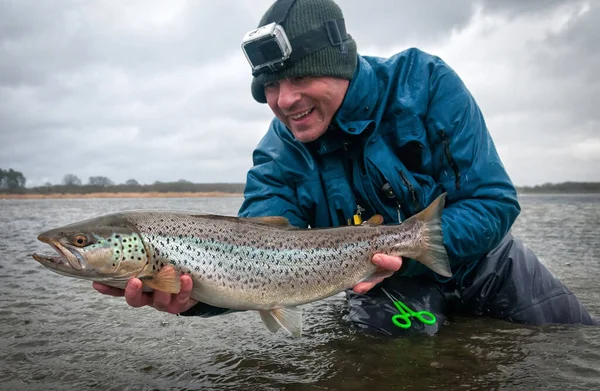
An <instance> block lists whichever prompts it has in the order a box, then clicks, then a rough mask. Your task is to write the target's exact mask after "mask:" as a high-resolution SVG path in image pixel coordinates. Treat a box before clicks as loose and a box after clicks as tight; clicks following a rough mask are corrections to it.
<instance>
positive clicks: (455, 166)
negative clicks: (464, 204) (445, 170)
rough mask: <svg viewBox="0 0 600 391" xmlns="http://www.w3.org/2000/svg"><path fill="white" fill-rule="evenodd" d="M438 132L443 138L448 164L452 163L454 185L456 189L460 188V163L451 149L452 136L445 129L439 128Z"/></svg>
mask: <svg viewBox="0 0 600 391" xmlns="http://www.w3.org/2000/svg"><path fill="white" fill-rule="evenodd" d="M437 134H438V136H439V137H440V138H441V139H442V143H443V145H444V155H445V156H446V160H447V161H448V165H450V168H451V169H452V172H454V187H456V190H460V172H459V170H458V164H456V161H455V160H454V157H453V156H452V151H451V150H450V138H449V137H448V135H447V134H446V132H444V131H443V130H438V132H437Z"/></svg>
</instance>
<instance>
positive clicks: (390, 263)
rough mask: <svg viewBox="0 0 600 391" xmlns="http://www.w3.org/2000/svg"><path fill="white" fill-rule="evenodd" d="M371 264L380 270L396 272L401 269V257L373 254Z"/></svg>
mask: <svg viewBox="0 0 600 391" xmlns="http://www.w3.org/2000/svg"><path fill="white" fill-rule="evenodd" d="M373 263H374V264H375V265H377V266H379V267H380V268H382V269H387V270H390V271H392V272H396V271H398V270H400V268H401V267H402V257H396V256H393V255H386V254H375V255H374V256H373Z"/></svg>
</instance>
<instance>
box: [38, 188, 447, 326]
mask: <svg viewBox="0 0 600 391" xmlns="http://www.w3.org/2000/svg"><path fill="white" fill-rule="evenodd" d="M444 200H445V194H442V195H441V196H439V197H438V198H437V199H436V200H435V201H434V202H433V203H431V205H429V206H428V207H427V208H426V209H425V210H423V211H421V212H420V213H418V214H416V215H414V216H412V217H410V218H409V219H407V220H405V221H404V222H403V223H402V224H396V225H381V221H382V220H383V219H382V217H381V216H374V217H373V218H371V219H370V220H369V221H368V222H366V223H365V224H363V225H360V226H345V227H337V228H322V229H321V228H320V229H314V228H311V229H299V228H295V227H293V226H291V225H289V223H288V222H287V220H286V219H285V218H282V217H258V218H239V217H230V216H220V215H199V214H193V213H185V212H170V211H129V212H121V213H114V214H109V215H104V216H100V217H96V218H93V219H90V220H85V221H82V222H78V223H75V224H71V225H67V226H64V227H61V228H57V229H53V230H50V231H47V232H44V233H42V234H40V235H39V236H38V239H39V240H41V241H42V242H45V243H48V244H49V245H50V246H52V247H53V248H54V250H56V254H53V255H44V254H34V255H33V257H34V258H35V259H36V260H37V261H39V262H40V263H41V264H42V265H44V266H45V267H47V268H48V269H50V270H52V271H54V272H56V273H59V274H62V275H66V276H70V277H75V278H83V279H88V280H92V281H98V282H101V283H103V284H107V285H111V286H114V287H119V288H124V287H125V285H126V283H127V281H128V280H129V279H130V278H132V277H137V278H139V279H141V280H142V282H143V283H144V287H145V290H146V291H149V290H154V289H156V290H161V291H165V292H170V293H177V292H179V289H180V287H179V276H180V274H181V273H186V274H189V275H190V276H191V278H192V280H193V282H194V285H193V292H192V298H194V299H196V300H198V301H201V302H205V303H207V304H211V305H214V306H218V307H224V308H231V309H236V310H257V311H259V313H260V315H261V318H262V320H263V322H264V323H265V325H266V326H267V327H268V329H269V330H271V331H272V332H276V331H277V330H278V329H279V328H280V327H282V328H284V329H285V330H286V331H288V332H289V333H290V334H291V335H293V336H300V335H301V332H302V311H301V310H300V309H298V308H297V306H299V305H302V304H306V303H310V302H313V301H317V300H320V299H324V298H326V297H329V296H332V295H335V294H337V293H339V292H342V291H343V290H345V289H347V288H350V287H352V286H354V285H356V284H357V283H358V282H361V281H369V280H374V279H376V278H378V277H380V276H382V275H385V274H386V273H388V272H387V271H384V270H379V269H378V268H377V266H375V265H374V264H373V263H372V262H371V259H372V257H373V255H374V254H375V253H383V254H390V255H399V256H402V257H407V258H411V259H414V260H416V261H418V262H420V263H422V264H423V265H425V266H427V267H429V268H430V269H431V270H433V271H434V272H436V273H438V274H440V275H442V276H444V277H450V276H451V275H452V273H451V271H450V265H449V262H448V256H447V254H446V250H445V248H444V244H443V241H442V229H441V214H442V210H443V208H444ZM166 266H172V267H166Z"/></svg>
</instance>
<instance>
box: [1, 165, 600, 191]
mask: <svg viewBox="0 0 600 391" xmlns="http://www.w3.org/2000/svg"><path fill="white" fill-rule="evenodd" d="M26 183H27V178H25V176H24V175H23V173H21V172H19V171H16V170H13V169H12V168H9V169H8V170H4V169H2V168H0V193H5V194H6V193H13V194H89V193H103V192H104V193H119V192H120V193H146V192H148V193H149V192H158V193H166V192H179V193H200V192H202V193H203V192H222V193H242V192H243V191H244V183H192V182H190V181H187V180H185V179H180V180H178V181H175V182H160V181H156V182H154V183H153V184H149V185H141V184H140V183H139V182H138V181H137V180H135V179H133V178H132V179H128V180H127V181H125V182H124V183H121V184H115V183H114V182H113V181H112V180H110V179H109V178H108V177H105V176H91V177H89V178H88V181H87V183H86V184H84V183H83V182H82V180H81V179H80V178H79V177H78V176H77V175H74V174H67V175H65V176H64V177H63V179H62V182H61V183H60V184H55V185H53V184H51V183H46V184H45V185H44V186H37V187H31V188H27V187H25V184H26ZM517 191H518V192H519V193H522V194H527V193H532V194H533V193H537V194H539V193H600V182H562V183H544V184H543V185H537V186H519V187H517Z"/></svg>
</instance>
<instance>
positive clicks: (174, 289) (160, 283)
mask: <svg viewBox="0 0 600 391" xmlns="http://www.w3.org/2000/svg"><path fill="white" fill-rule="evenodd" d="M138 278H139V279H140V280H142V282H143V283H144V284H146V285H147V286H149V287H150V288H152V289H155V290H157V291H161V292H167V293H179V290H180V289H181V285H180V283H179V273H177V271H176V270H175V269H174V268H172V267H171V266H166V267H163V268H162V269H160V271H159V272H158V273H156V274H153V275H146V276H139V277H138Z"/></svg>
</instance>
